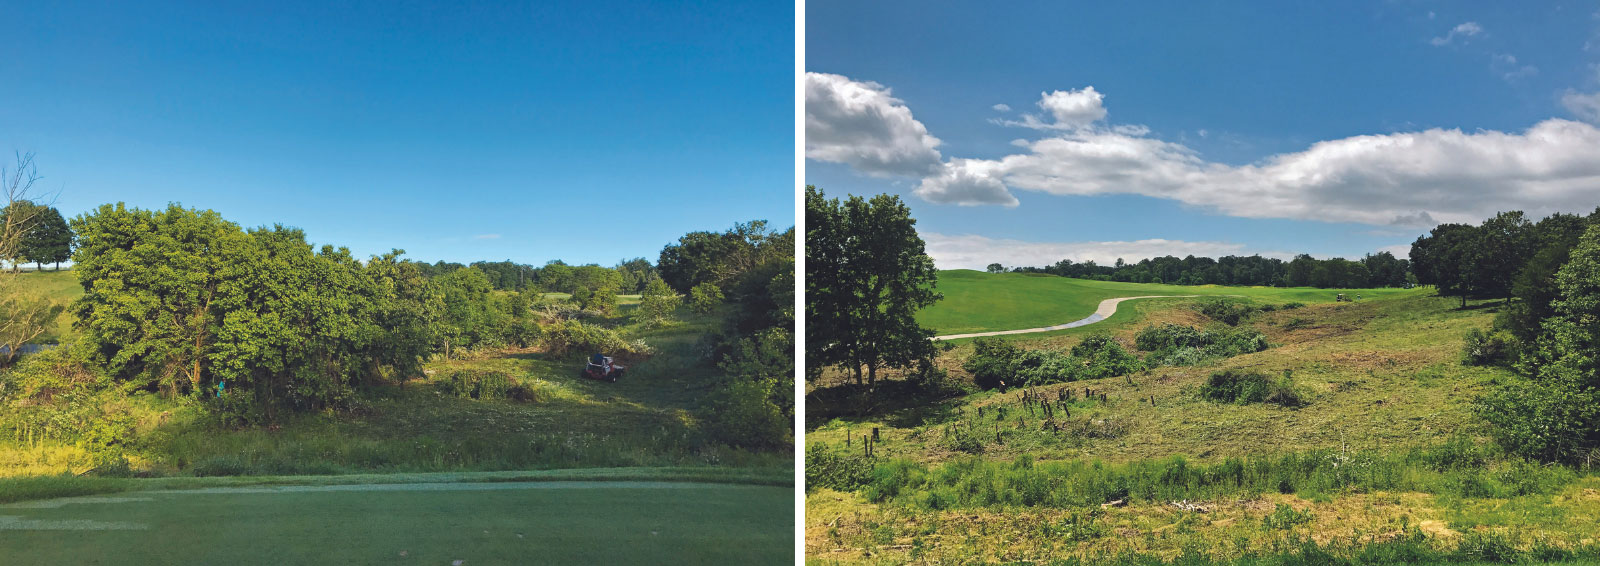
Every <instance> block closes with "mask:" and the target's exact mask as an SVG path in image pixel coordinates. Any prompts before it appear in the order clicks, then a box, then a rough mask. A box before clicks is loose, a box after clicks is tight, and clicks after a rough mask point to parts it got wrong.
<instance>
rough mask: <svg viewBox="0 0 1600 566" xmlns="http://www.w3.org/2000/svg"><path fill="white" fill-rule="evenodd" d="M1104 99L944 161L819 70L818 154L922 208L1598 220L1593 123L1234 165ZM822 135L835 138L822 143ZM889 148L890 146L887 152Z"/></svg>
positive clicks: (1384, 222)
mask: <svg viewBox="0 0 1600 566" xmlns="http://www.w3.org/2000/svg"><path fill="white" fill-rule="evenodd" d="M1458 27H1459V26H1458ZM1477 29H1478V30H1479V31H1481V28H1477ZM1461 33H1467V34H1468V35H1472V34H1475V33H1478V32H1477V31H1474V32H1461ZM813 77H817V78H816V79H815V82H816V83H819V85H818V86H817V87H816V88H813V82H814V79H813ZM814 90H815V91H817V92H819V100H817V101H813V100H812V99H811V94H812V92H813V91H814ZM1104 98H1105V96H1104V94H1102V93H1100V92H1099V91H1096V90H1095V89H1094V88H1093V87H1084V88H1082V89H1077V90H1064V91H1063V90H1057V91H1051V92H1045V93H1042V94H1041V98H1040V101H1039V103H1038V105H1039V107H1040V108H1041V109H1043V110H1045V111H1046V112H1047V113H1048V114H1049V115H1048V116H1035V115H1027V116H1024V120H1023V121H1021V122H1001V121H995V120H992V121H994V122H996V123H1001V124H1003V125H1017V126H1024V127H1030V128H1034V129H1038V130H1041V131H1046V132H1048V133H1047V134H1045V137H1043V138H1042V139H1037V140H1016V141H1013V142H1012V145H1014V146H1017V147H1020V148H1022V150H1021V151H1019V152H1017V153H1013V154H1011V155H1005V156H1002V157H999V158H996V159H961V158H953V159H949V160H948V161H943V160H942V157H941V156H940V153H939V152H938V150H937V149H936V147H937V145H938V143H939V141H938V139H937V138H934V137H932V136H931V135H929V134H928V133H927V131H926V129H925V128H924V127H923V126H922V124H921V122H918V121H916V120H915V119H914V118H913V117H912V113H911V109H910V108H909V107H907V106H906V105H905V104H904V103H902V102H901V101H899V100H898V99H894V98H892V97H890V96H889V91H888V89H887V88H886V87H883V86H882V85H878V84H877V83H870V82H867V83H862V82H856V81H853V80H851V79H848V78H845V77H842V76H838V75H821V74H817V73H808V74H807V101H806V109H807V112H806V114H807V115H806V124H807V125H806V133H807V140H806V150H807V151H806V156H807V157H808V158H811V159H816V160H819V161H831V162H841V163H847V164H850V165H851V166H852V167H855V169H856V170H857V171H859V172H861V173H864V174H867V175H874V176H885V175H899V176H903V177H909V178H920V179H921V182H920V184H918V185H917V187H916V189H915V191H914V192H913V194H915V195H916V196H917V197H919V198H921V199H923V200H926V201H928V202H933V203H939V204H956V205H964V206H973V205H986V204H987V205H1002V206H1018V204H1019V202H1020V201H1019V200H1018V199H1017V197H1016V196H1015V195H1014V194H1013V192H1012V191H1013V190H1022V191H1033V192H1040V193H1046V194H1051V195H1059V196H1087V195H1109V194H1134V195H1142V196H1148V197H1155V198H1162V199H1169V200H1175V201H1178V202H1181V203H1184V204H1187V205H1191V206H1196V207H1200V208H1203V209H1206V210H1209V211H1214V212H1218V213H1221V214H1226V215H1229V216H1235V217H1244V218H1287V219H1296V220H1315V221H1323V222H1355V223H1362V224H1369V225H1375V226H1400V227H1406V228H1428V227H1431V226H1432V225H1434V224H1436V223H1438V222H1472V223H1476V222H1478V221H1480V220H1482V219H1483V218H1486V217H1488V216H1491V215H1493V214H1494V213H1496V212H1499V211H1503V210H1523V211H1525V212H1528V213H1529V214H1530V215H1534V216H1541V215H1545V214H1549V213H1551V212H1558V211H1559V212H1588V211H1590V210H1593V208H1594V206H1595V201H1596V200H1597V196H1600V130H1597V129H1596V128H1595V126H1594V125H1591V124H1585V123H1582V122H1575V121H1571V120H1564V119H1559V118H1550V119H1546V120H1544V121H1541V122H1539V123H1537V124H1534V125H1533V126H1531V127H1529V128H1528V129H1527V130H1525V131H1523V132H1520V133H1518V132H1500V131H1493V130H1477V131H1471V132H1466V131H1462V130H1460V129H1443V128H1434V129H1429V130H1424V131H1417V132H1398V133H1390V134H1374V135H1360V136H1352V137H1347V138H1340V139H1333V140H1326V141H1320V142H1316V143H1313V144H1311V145H1310V147H1308V148H1307V149H1305V150H1303V151H1298V152H1289V153H1281V154H1277V155H1272V156H1268V157H1266V158H1264V159H1262V160H1260V161H1257V162H1256V163H1252V164H1248V165H1243V166H1233V165H1227V164H1222V163H1216V162H1211V161H1207V160H1206V159H1204V158H1202V157H1201V155H1200V154H1199V152H1197V151H1195V150H1194V149H1192V148H1190V147H1189V146H1187V145H1184V144H1183V143H1179V142H1170V141H1165V140H1161V139H1158V138H1155V137H1150V136H1149V132H1150V130H1149V128H1147V127H1145V126H1142V125H1133V124H1116V125H1113V124H1108V123H1106V118H1107V115H1108V114H1107V111H1106V108H1105V106H1104V104H1103V101H1104ZM1562 102H1563V104H1564V105H1565V106H1566V107H1567V108H1568V109H1569V110H1570V111H1572V112H1573V113H1574V115H1577V116H1579V117H1582V118H1584V119H1587V120H1592V121H1595V122H1596V123H1600V95H1582V94H1576V93H1569V94H1568V95H1567V96H1566V97H1563V101H1562ZM814 106H815V107H816V108H817V111H816V112H813V107H814ZM1046 118H1048V120H1047V119H1046ZM835 119H837V120H838V121H839V123H835V122H834V121H835ZM814 132H818V133H823V134H826V135H825V136H822V137H819V138H818V139H817V140H816V141H815V142H814V141H813V139H812V136H813V135H814ZM861 132H869V133H870V134H868V133H861ZM846 133H849V135H846ZM879 140H888V141H887V142H886V143H885V144H883V145H875V144H879V143H880V141H879Z"/></svg>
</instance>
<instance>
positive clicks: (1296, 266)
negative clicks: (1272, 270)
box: [1284, 254, 1318, 287]
mask: <svg viewBox="0 0 1600 566" xmlns="http://www.w3.org/2000/svg"><path fill="white" fill-rule="evenodd" d="M1317 263H1318V262H1317V260H1316V258H1313V257H1311V256H1310V255H1307V254H1300V255H1297V256H1294V261H1290V262H1289V266H1288V274H1287V275H1286V276H1285V281H1284V284H1285V286H1288V287H1307V286H1310V285H1311V272H1312V271H1314V270H1315V269H1316V268H1317Z"/></svg>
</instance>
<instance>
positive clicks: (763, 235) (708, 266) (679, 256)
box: [656, 220, 794, 293]
mask: <svg viewBox="0 0 1600 566" xmlns="http://www.w3.org/2000/svg"><path fill="white" fill-rule="evenodd" d="M784 238H788V239H789V241H788V245H787V247H788V249H791V250H792V249H793V245H794V240H793V238H794V234H793V231H792V230H790V231H788V232H782V233H775V232H773V231H771V230H769V229H768V228H767V222H766V221H765V220H754V221H751V222H744V223H739V224H735V225H734V227H733V228H732V229H730V230H727V231H725V232H720V233H719V232H690V233H688V234H685V235H683V237H681V238H678V242H677V243H675V244H668V245H667V246H666V247H665V248H662V249H661V257H660V259H659V260H658V261H657V262H656V270H657V272H658V273H660V275H661V278H662V279H663V280H665V281H666V282H667V284H668V285H671V286H672V288H673V289H676V290H677V291H678V292H679V293H688V292H689V291H690V290H691V289H693V288H694V287H695V286H696V285H699V284H701V283H711V284H713V285H716V286H717V287H720V288H723V289H730V288H733V287H735V286H736V285H737V283H738V281H737V279H738V278H740V277H741V276H743V275H744V274H746V273H749V272H750V270H751V269H752V268H754V267H755V266H757V265H759V264H761V263H762V262H764V261H766V260H768V259H771V258H772V257H775V256H776V255H780V253H781V252H777V250H780V249H782V248H783V247H785V246H784V245H783V244H782V242H781V240H783V239H784ZM791 255H792V254H791Z"/></svg>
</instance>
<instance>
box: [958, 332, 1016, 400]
mask: <svg viewBox="0 0 1600 566" xmlns="http://www.w3.org/2000/svg"><path fill="white" fill-rule="evenodd" d="M972 348H973V350H972V355H971V356H968V357H967V361H965V362H963V363H962V364H961V368H962V369H965V370H967V373H970V374H972V382H973V383H974V384H976V385H977V386H978V387H979V388H980V389H994V388H997V387H1001V386H1003V385H1016V380H1015V379H1014V376H1015V375H1016V373H1017V360H1018V359H1019V358H1021V357H1022V349H1021V348H1018V347H1016V345H1013V344H1012V343H1010V342H1007V341H1005V340H1002V339H1000V338H979V339H977V340H973V341H972Z"/></svg>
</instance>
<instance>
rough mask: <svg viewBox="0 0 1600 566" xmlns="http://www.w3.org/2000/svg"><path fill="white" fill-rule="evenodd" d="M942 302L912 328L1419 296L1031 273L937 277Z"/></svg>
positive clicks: (975, 328)
mask: <svg viewBox="0 0 1600 566" xmlns="http://www.w3.org/2000/svg"><path fill="white" fill-rule="evenodd" d="M937 290H938V291H939V292H940V293H942V294H943V295H944V300H942V301H939V302H937V303H934V305H933V306H931V307H928V308H927V309H924V310H922V311H921V312H918V313H917V322H918V323H920V324H922V326H924V327H926V328H930V329H933V330H934V331H936V332H937V333H939V334H959V333H967V332H984V331H991V330H1012V329H1018V328H1033V327H1040V326H1049V325H1053V324H1061V323H1065V322H1071V321H1074V320H1078V319H1081V318H1083V317H1086V316H1088V315H1090V314H1092V313H1094V310H1095V307H1096V306H1097V305H1099V304H1100V301H1102V300H1105V299H1113V298H1117V297H1137V296H1145V295H1238V296H1243V297H1248V298H1252V299H1256V300H1260V301H1271V302H1290V301H1297V302H1302V303H1307V304H1312V303H1332V302H1333V301H1334V297H1335V296H1337V295H1338V294H1339V293H1345V294H1347V295H1350V296H1352V297H1353V296H1355V295H1357V294H1359V295H1361V296H1362V297H1363V298H1365V299H1372V298H1378V297H1388V296H1396V295H1405V294H1408V293H1409V294H1420V293H1421V291H1419V290H1415V289H1413V290H1406V289H1396V288H1385V289H1315V288H1311V287H1292V288H1282V287H1227V286H1221V285H1158V284H1150V283H1121V282H1116V281H1094V280H1089V279H1072V278H1068V277H1057V276H1054V275H1043V274H1035V273H994V274H991V273H984V272H981V271H973V270H970V269H956V270H947V271H940V272H939V281H938V286H937Z"/></svg>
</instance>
